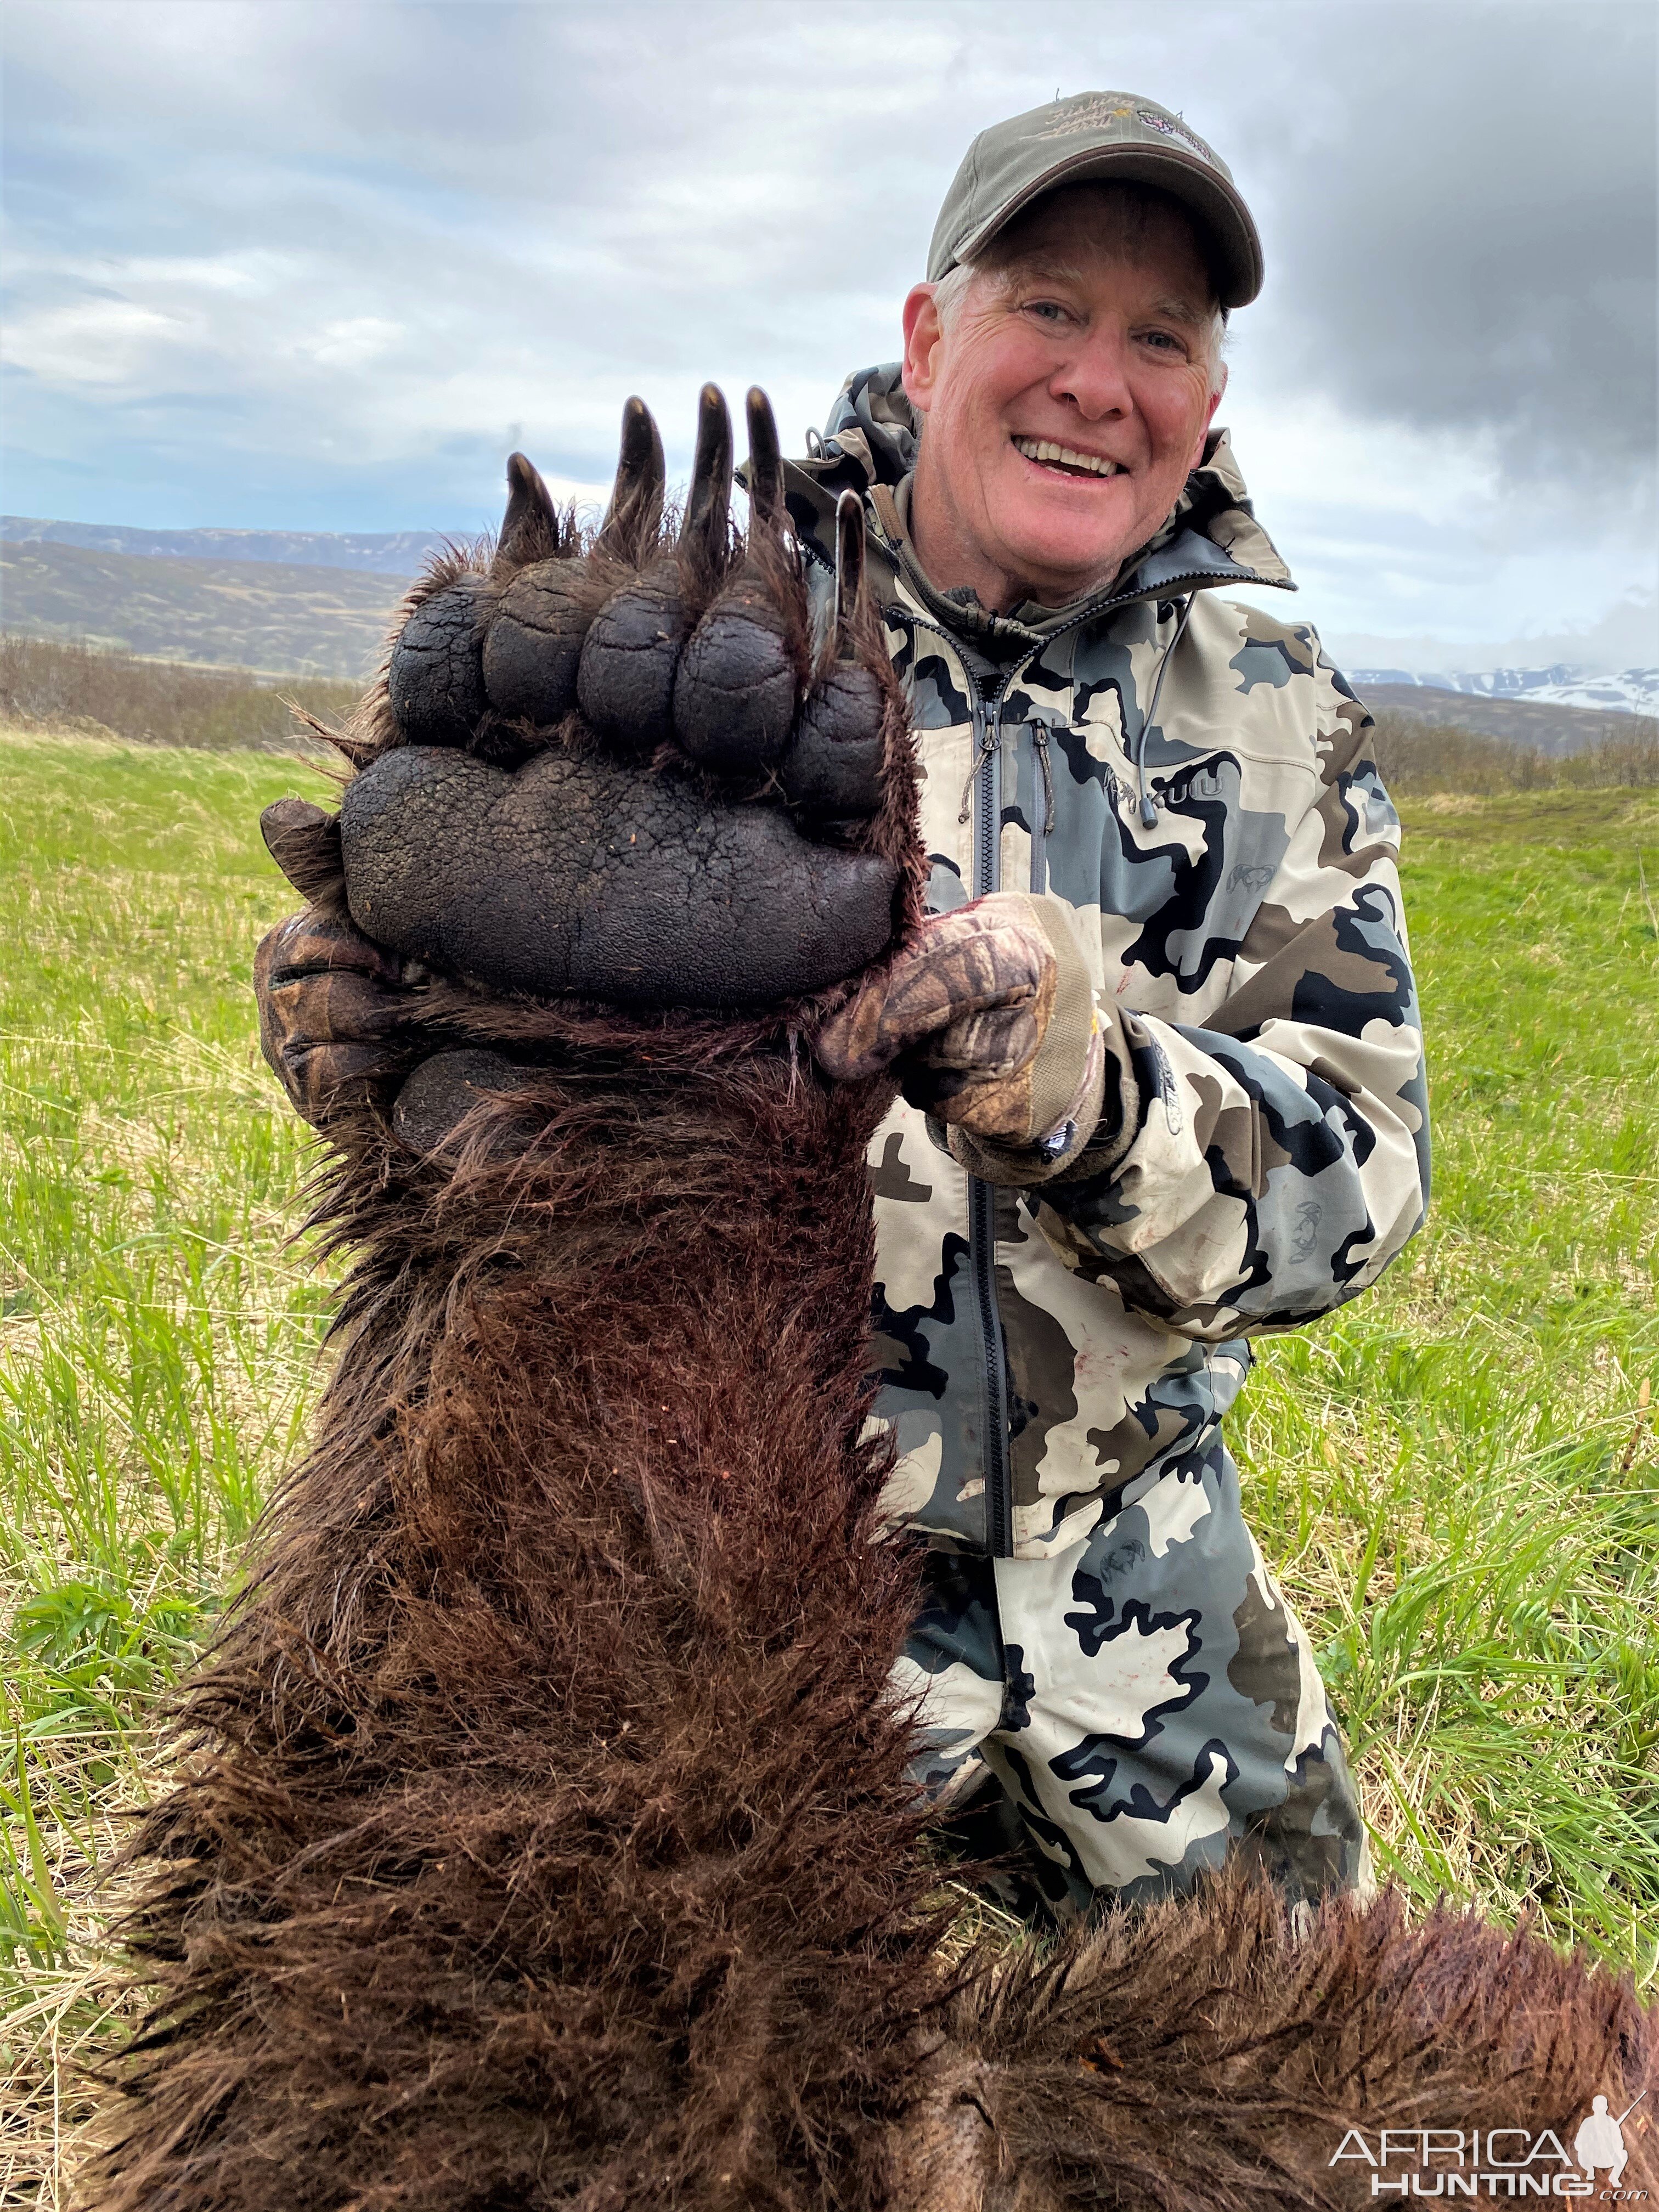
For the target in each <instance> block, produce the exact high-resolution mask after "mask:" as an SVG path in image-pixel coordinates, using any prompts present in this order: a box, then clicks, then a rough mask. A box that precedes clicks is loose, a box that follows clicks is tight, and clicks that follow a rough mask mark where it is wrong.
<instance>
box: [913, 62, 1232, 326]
mask: <svg viewBox="0 0 1659 2212" xmlns="http://www.w3.org/2000/svg"><path fill="white" fill-rule="evenodd" d="M1092 177H1109V178H1111V179H1122V180H1124V181H1125V182H1129V183H1134V184H1142V185H1157V186H1158V188H1159V190H1160V191H1166V192H1168V193H1169V194H1170V197H1172V198H1175V199H1178V200H1180V201H1182V203H1183V204H1185V205H1186V206H1187V207H1188V209H1189V210H1191V212H1192V214H1193V216H1194V218H1195V219H1196V221H1197V222H1199V223H1200V226H1201V227H1202V228H1203V229H1204V231H1205V232H1206V234H1207V236H1208V238H1209V240H1210V243H1211V246H1212V249H1213V252H1214V254H1215V259H1216V276H1217V281H1218V284H1219V286H1220V290H1221V304H1222V306H1223V307H1245V306H1247V305H1248V304H1249V301H1252V300H1254V299H1255V295H1256V294H1257V293H1258V292H1259V291H1260V290H1261V239H1260V238H1259V237H1258V236H1257V234H1256V228H1255V222H1254V221H1253V219H1252V217H1251V215H1250V210H1249V208H1247V207H1246V206H1245V204H1244V202H1243V198H1242V197H1241V196H1240V194H1239V191H1238V187H1237V185H1235V184H1234V182H1233V175H1232V171H1231V169H1230V168H1229V167H1227V164H1226V163H1225V161H1223V160H1222V158H1221V156H1220V155H1219V154H1218V153H1217V152H1216V150H1215V149H1214V148H1213V147H1212V146H1209V145H1206V143H1205V142H1204V140H1203V139H1202V138H1200V137H1199V135H1198V133H1197V131H1194V130H1192V129H1191V128H1189V126H1188V125H1187V124H1185V123H1183V122H1182V119H1181V118H1180V117H1179V116H1178V115H1175V114H1172V113H1171V112H1170V110H1169V109H1168V108H1167V107H1160V106H1158V102H1157V101H1156V100H1143V99H1141V98H1140V97H1139V94H1136V93H1133V92H1076V93H1073V94H1072V95H1071V97H1070V98H1069V99H1067V100H1052V101H1050V103H1049V104H1048V106H1047V107H1034V108H1032V109H1031V110H1030V112H1029V113H1028V114H1025V115H1016V116H1012V117H1011V118H1010V119H1009V120H1008V121H1007V122H1006V123H994V124H993V125H991V127H990V129H989V130H988V131H981V132H980V134H979V136H978V137H977V138H975V141H974V143H973V144H972V145H971V146H970V147H969V149H968V152H967V154H966V155H965V157H964V158H963V164H962V167H960V168H959V169H958V170H957V173H956V176H955V178H954V179H953V180H952V182H951V189H950V191H948V192H946V194H945V204H944V206H943V207H942V208H941V209H940V210H939V221H938V222H937V223H936V224H935V225H934V226H933V244H932V246H930V247H929V248H928V252H927V281H928V283H930V284H936V283H938V282H939V278H940V277H941V276H946V275H948V273H949V272H950V271H951V270H952V269H954V268H955V267H956V266H957V264H958V263H959V262H963V261H970V260H971V259H972V258H973V257H974V255H975V253H976V252H978V251H979V249H980V248H981V246H984V245H985V244H986V242H987V240H990V239H992V238H994V237H995V235H996V234H997V232H998V231H1000V229H1001V228H1003V226H1004V225H1005V224H1006V223H1007V222H1012V219H1013V217H1014V216H1017V215H1018V214H1019V212H1020V211H1021V210H1022V209H1024V208H1028V207H1030V204H1031V203H1032V201H1033V200H1036V199H1040V198H1041V197H1042V195H1043V193H1045V192H1051V191H1054V189H1055V187H1056V186H1057V185H1075V184H1081V183H1082V182H1083V181H1084V180H1085V179H1086V178H1092Z"/></svg>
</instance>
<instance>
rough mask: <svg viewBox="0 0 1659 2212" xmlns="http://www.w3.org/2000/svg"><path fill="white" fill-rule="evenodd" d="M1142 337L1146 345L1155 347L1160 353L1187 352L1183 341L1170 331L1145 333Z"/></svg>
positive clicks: (1143, 332) (1142, 333) (1142, 341)
mask: <svg viewBox="0 0 1659 2212" xmlns="http://www.w3.org/2000/svg"><path fill="white" fill-rule="evenodd" d="M1140 337H1141V343H1143V344H1144V345H1150V346H1155V347H1157V349H1158V351H1159V352H1160V353H1185V351H1186V350H1187V349H1186V347H1185V346H1184V345H1183V344H1182V342H1181V340H1180V339H1179V338H1178V337H1176V336H1175V335H1174V333H1173V332H1172V331H1142V332H1141V334H1140Z"/></svg>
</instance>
